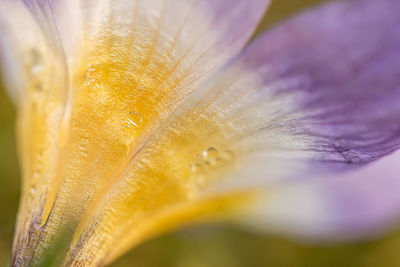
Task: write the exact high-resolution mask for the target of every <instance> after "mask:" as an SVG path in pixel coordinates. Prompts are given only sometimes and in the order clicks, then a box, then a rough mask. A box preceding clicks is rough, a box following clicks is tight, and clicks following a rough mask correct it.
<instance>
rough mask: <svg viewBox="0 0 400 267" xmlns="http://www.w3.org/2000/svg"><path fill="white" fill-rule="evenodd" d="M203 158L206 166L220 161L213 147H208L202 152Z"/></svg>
mask: <svg viewBox="0 0 400 267" xmlns="http://www.w3.org/2000/svg"><path fill="white" fill-rule="evenodd" d="M203 158H204V160H205V162H206V163H207V164H211V165H216V164H217V163H218V161H219V160H220V157H219V152H218V150H217V149H215V148H214V147H210V148H208V149H207V150H205V151H203Z"/></svg>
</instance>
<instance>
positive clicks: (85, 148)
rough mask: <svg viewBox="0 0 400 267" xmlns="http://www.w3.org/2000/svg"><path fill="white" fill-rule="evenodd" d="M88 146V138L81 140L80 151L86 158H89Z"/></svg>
mask: <svg viewBox="0 0 400 267" xmlns="http://www.w3.org/2000/svg"><path fill="white" fill-rule="evenodd" d="M88 144H89V140H88V139H86V138H83V139H81V143H80V145H79V149H80V151H81V153H82V155H83V156H84V157H87V156H88Z"/></svg>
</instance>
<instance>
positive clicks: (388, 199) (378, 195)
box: [245, 153, 400, 240]
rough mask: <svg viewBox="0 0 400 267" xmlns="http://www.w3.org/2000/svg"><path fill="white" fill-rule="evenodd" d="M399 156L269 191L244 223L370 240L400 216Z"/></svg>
mask: <svg viewBox="0 0 400 267" xmlns="http://www.w3.org/2000/svg"><path fill="white" fill-rule="evenodd" d="M399 163H400V153H395V154H394V155H391V156H389V157H385V158H384V159H380V160H379V161H377V162H375V163H373V164H371V165H370V166H368V167H366V168H363V169H360V170H357V171H354V172H351V173H347V174H345V175H342V176H340V177H331V179H316V180H312V181H308V182H307V183H302V184H297V185H285V186H281V187H279V188H278V189H276V188H275V189H274V188H269V191H268V190H266V193H265V194H264V195H263V196H262V197H260V198H258V199H257V201H256V203H255V205H253V206H251V207H250V208H249V209H248V210H247V212H248V213H247V217H246V218H247V219H249V220H248V221H246V222H245V223H247V224H249V223H250V224H251V226H253V227H254V226H255V227H257V228H262V229H263V230H265V229H268V230H270V231H271V230H275V231H278V232H283V233H286V234H287V233H290V234H292V235H293V234H294V235H295V236H298V237H301V238H304V237H305V238H307V239H310V238H311V239H315V240H346V239H355V238H361V237H364V238H365V237H371V236H375V235H377V234H381V233H382V232H384V231H385V230H387V229H388V227H392V226H395V225H396V224H397V223H398V220H399V218H400V194H399V191H400V179H398V178H399V176H398V174H399V173H400V168H399Z"/></svg>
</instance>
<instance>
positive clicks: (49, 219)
mask: <svg viewBox="0 0 400 267" xmlns="http://www.w3.org/2000/svg"><path fill="white" fill-rule="evenodd" d="M4 1H6V2H7V3H8V2H9V3H12V4H13V5H15V7H16V10H17V11H21V12H22V13H23V14H28V16H29V17H30V20H29V22H30V23H29V24H28V23H27V24H26V26H25V27H26V28H27V30H28V31H29V30H31V29H30V28H31V27H32V28H35V30H34V31H33V30H32V32H33V33H34V34H33V35H32V36H37V39H38V40H40V41H41V42H43V44H42V45H41V46H39V44H38V42H33V43H32V45H31V46H30V48H29V49H31V48H32V49H33V51H34V52H33V53H34V55H35V56H36V58H35V59H37V62H34V64H33V67H32V68H29V71H30V72H29V73H28V75H27V76H28V77H27V79H26V83H25V87H26V88H25V89H24V91H23V93H22V94H20V95H21V101H20V103H19V120H18V133H19V145H20V149H21V158H22V160H21V161H22V168H23V170H22V172H23V176H24V186H23V199H22V201H21V209H20V213H19V218H18V226H17V234H16V237H15V243H14V259H13V261H14V263H15V264H30V263H32V262H35V261H36V260H37V258H39V257H40V255H39V254H40V253H41V252H42V251H41V250H43V251H44V250H46V249H45V248H44V247H46V246H51V245H50V243H49V242H50V241H49V240H54V239H55V237H56V236H57V235H58V234H59V233H60V232H61V231H62V230H60V229H63V228H64V227H65V224H68V225H72V227H71V228H72V229H73V228H74V227H76V225H77V223H78V222H79V219H80V217H81V216H82V215H83V213H85V212H86V211H87V209H88V206H89V204H90V203H91V201H92V198H93V197H94V196H97V195H102V194H103V193H104V192H103V191H104V187H105V186H107V184H108V183H109V181H110V180H112V179H113V177H114V176H116V175H117V176H118V172H119V169H120V168H122V167H121V166H126V165H129V164H130V158H132V157H134V154H135V153H136V151H137V150H138V149H139V148H140V146H141V143H140V142H139V141H138V140H139V139H145V138H147V136H148V135H149V134H150V133H151V132H152V131H153V129H154V128H157V127H158V125H159V124H160V122H161V121H162V120H163V118H165V117H166V116H168V115H169V114H170V113H171V112H172V111H173V110H174V109H175V108H176V106H177V105H178V103H180V102H181V101H182V99H184V98H185V96H187V95H188V94H189V93H190V92H192V91H193V89H194V88H195V87H196V86H197V85H198V84H199V83H200V82H202V81H203V80H204V79H206V78H207V77H209V76H210V74H211V73H212V72H213V71H214V70H215V69H216V68H218V67H220V66H221V65H222V64H224V63H225V62H226V60H228V59H229V58H231V57H232V56H234V55H235V54H237V53H238V52H239V51H240V50H241V49H242V47H243V46H244V45H245V43H246V42H247V40H248V38H249V37H250V35H251V34H252V32H253V30H254V29H255V27H256V26H257V23H258V21H259V19H260V18H261V17H262V15H263V13H264V11H265V9H266V7H267V5H268V3H269V0H251V1H246V2H243V1H235V2H232V1H227V0H219V1H197V0H193V1H173V0H166V1H163V0H149V1H148V0H145V1H144V0H143V1H139V0H138V1H130V0H119V1H108V0H104V1H78V0H71V1H62V0H60V1H56V0H47V1H42V0H26V1H22V2H24V3H25V5H22V4H21V3H22V2H21V1H11V0H4ZM27 9H29V10H30V12H31V14H29V13H27ZM0 13H3V9H2V10H1V12H0ZM18 14H19V13H18ZM19 19H20V18H19V17H18V16H17V15H16V16H7V17H6V22H7V25H6V26H9V25H11V27H12V32H11V33H12V36H11V38H10V39H11V42H13V43H14V42H15V43H18V47H21V48H22V50H21V51H22V52H21V51H17V52H20V53H18V58H17V60H18V59H19V60H20V61H21V64H20V65H21V66H22V68H21V73H25V72H24V71H25V66H26V65H28V67H30V65H29V62H27V61H26V60H25V59H26V58H27V57H25V54H24V53H23V52H24V51H25V50H29V49H27V48H26V47H25V46H24V45H25V44H26V43H25V42H24V36H23V35H21V34H20V29H21V27H22V26H21V25H20V23H19ZM34 19H35V20H36V22H37V23H33V22H34ZM238 20H240V22H241V23H240V24H239V23H237V21H238ZM31 24H32V26H31ZM7 37H8V36H7ZM13 37H18V38H14V39H13ZM40 44H41V43H40ZM49 51H51V53H50V52H49ZM56 59H57V60H56ZM31 72H34V75H32V77H31V76H29V74H30V73H31ZM71 206H73V207H74V209H72V210H70V207H71ZM66 217H68V218H66ZM28 236H29V238H27V237H28ZM38 243H41V244H43V246H40V245H38ZM36 250H39V251H36ZM100 257H102V255H98V258H97V260H99V259H100ZM27 259H28V261H29V262H26V260H27Z"/></svg>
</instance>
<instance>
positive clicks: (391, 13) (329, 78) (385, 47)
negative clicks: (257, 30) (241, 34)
mask: <svg viewBox="0 0 400 267" xmlns="http://www.w3.org/2000/svg"><path fill="white" fill-rule="evenodd" d="M399 12H400V2H399V1H396V0H382V1H374V0H356V1H350V2H349V1H347V2H339V3H334V4H330V5H326V6H324V7H322V8H320V9H317V10H314V11H310V12H308V13H305V14H303V15H300V16H298V17H296V18H294V19H292V20H290V21H288V22H286V23H284V24H283V25H281V26H279V27H277V28H276V29H275V30H273V31H272V32H270V33H269V34H267V35H265V36H263V37H261V38H260V39H259V40H258V41H256V42H255V43H254V44H253V45H252V46H251V47H250V48H249V49H248V50H247V51H246V52H245V54H244V55H243V58H244V61H245V62H246V63H245V64H246V65H248V66H249V67H250V68H253V69H259V68H260V67H263V66H269V67H270V68H269V71H268V72H267V73H265V75H264V76H263V80H264V82H265V85H268V84H270V83H274V80H277V81H281V82H280V83H281V86H280V87H278V88H277V89H276V90H275V92H274V93H275V94H278V95H280V96H281V95H290V94H296V95H297V96H298V99H297V102H298V104H297V105H298V106H297V107H296V110H299V111H300V112H302V113H303V114H304V116H303V118H302V119H301V120H299V121H297V122H296V124H297V125H298V127H299V128H298V129H297V134H303V135H306V136H310V137H311V138H312V139H313V140H314V142H315V143H316V144H317V148H318V149H319V150H322V151H321V156H323V157H324V158H326V159H327V160H333V161H335V162H336V161H337V162H344V163H350V164H357V163H365V162H369V161H371V160H374V159H377V158H379V157H381V156H383V155H386V154H388V153H390V152H392V151H394V150H396V149H398V148H399V147H400V121H399V117H400V101H399V99H400V85H399V84H400V31H398V27H397V26H398V25H399V23H400V16H398V14H399ZM329 154H331V155H329Z"/></svg>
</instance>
